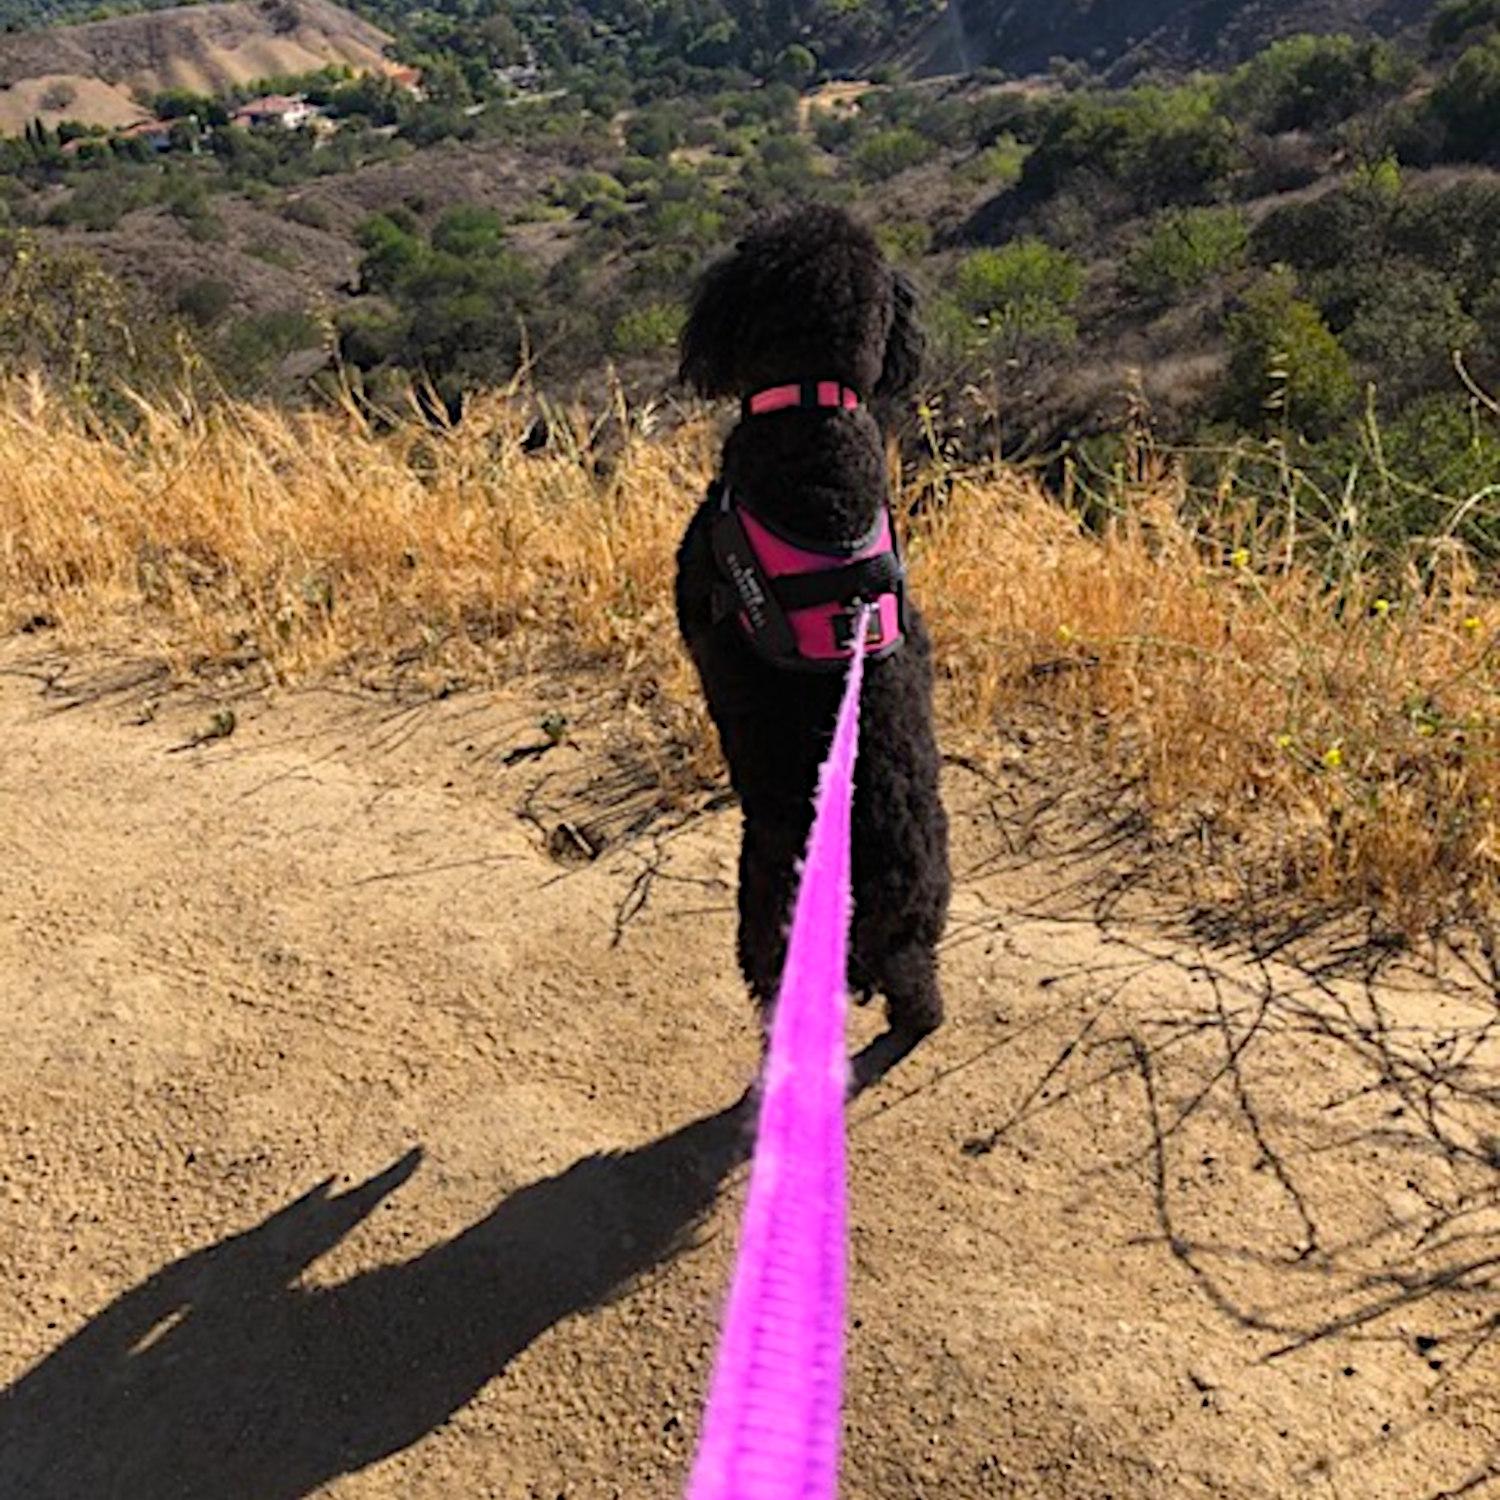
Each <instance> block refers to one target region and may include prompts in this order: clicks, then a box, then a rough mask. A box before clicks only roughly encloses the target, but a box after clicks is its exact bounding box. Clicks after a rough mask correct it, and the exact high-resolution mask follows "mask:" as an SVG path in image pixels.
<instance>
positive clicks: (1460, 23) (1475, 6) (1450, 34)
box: [1428, 0, 1500, 47]
mask: <svg viewBox="0 0 1500 1500" xmlns="http://www.w3.org/2000/svg"><path fill="white" fill-rule="evenodd" d="M1490 26H1494V27H1500V0H1443V3H1442V4H1441V5H1440V6H1438V8H1437V14H1436V15H1434V16H1433V18H1432V26H1431V28H1430V30H1429V32H1428V35H1429V36H1430V37H1431V39H1432V45H1433V46H1434V47H1452V46H1454V45H1455V44H1456V43H1458V42H1461V41H1463V39H1464V38H1465V37H1466V36H1468V35H1469V34H1470V33H1471V32H1474V31H1480V30H1483V29H1484V28H1486V27H1490Z"/></svg>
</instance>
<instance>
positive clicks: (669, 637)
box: [0, 385, 1500, 925]
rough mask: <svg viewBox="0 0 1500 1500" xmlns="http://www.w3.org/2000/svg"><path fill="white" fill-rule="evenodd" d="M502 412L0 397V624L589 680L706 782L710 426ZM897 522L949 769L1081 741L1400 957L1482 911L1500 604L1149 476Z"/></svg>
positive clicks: (971, 500) (950, 490) (182, 656)
mask: <svg viewBox="0 0 1500 1500" xmlns="http://www.w3.org/2000/svg"><path fill="white" fill-rule="evenodd" d="M527 415H528V413H527V411H526V410H525V408H524V407H523V405H522V403H520V402H518V401H515V400H511V399H507V398H505V397H503V396H495V397H493V398H490V399H489V400H487V401H484V402H480V403H477V404H476V405H475V407H473V408H472V409H471V411H470V413H469V415H468V416H467V417H466V420H465V421H464V423H463V424H462V426H460V427H458V428H456V429H453V430H450V431H435V430H433V429H432V428H431V427H430V426H426V425H422V424H419V423H415V422H413V423H409V424H397V425H396V426H395V427H394V428H392V429H391V430H388V431H376V430H374V429H373V428H372V427H371V426H370V425H369V424H368V423H367V422H366V421H365V420H364V419H363V418H362V417H361V416H360V415H359V413H358V412H356V411H354V410H353V409H347V410H345V409H339V410H329V411H324V412H318V413H301V414H292V413H288V412H283V411H269V410H262V409H259V408H255V407H249V406H233V405H223V406H218V407H215V408H213V409H211V410H203V409H196V408H193V407H190V406H187V407H184V408H183V409H181V410H177V409H170V408H167V407H165V406H160V405H155V406H153V405H144V404H143V405H142V407H141V410H140V418H139V421H138V422H137V423H135V424H134V425H133V426H132V428H131V430H130V431H129V432H128V433H126V432H118V431H112V430H105V429H103V428H101V427H99V426H91V425H89V424H88V423H86V422H85V421H84V420H83V419H81V418H79V417H77V416H75V415H73V414H71V413H70V412H69V411H68V410H65V409H63V408H61V407H58V406H56V405H54V404H52V403H51V402H50V401H49V400H48V398H47V396H46V395H45V393H44V391H43V390H42V388H41V387H40V386H39V385H30V386H23V387H17V388H13V389H12V390H10V391H9V392H8V393H6V394H4V396H3V397H0V599H3V602H4V606H5V611H6V613H7V614H8V615H9V616H10V617H11V620H12V621H19V620H22V619H25V618H26V617H28V616H30V615H32V614H35V613H44V614H46V615H48V616H49V617H52V618H55V619H57V620H58V621H60V622H61V624H62V625H63V626H64V627H65V628H66V629H68V630H70V631H73V632H75V633H80V634H91V635H93V636H95V637H96V638H100V637H102V638H108V639H112V640H115V641H119V640H121V639H128V640H130V641H132V642H135V643H138V644H142V645H144V646H145V647H146V648H147V649H150V650H153V651H158V652H162V653H164V654H167V655H169V656H171V657H173V658H175V659H176V660H177V661H179V662H180V663H182V664H184V665H191V664H193V663H196V662H200V661H216V660H224V659H237V660H254V661H257V662H259V663H263V664H264V666H265V668H266V669H267V670H269V671H270V672H271V673H272V674H273V675H274V676H275V677H276V678H278V679H283V680H287V679H298V678H306V677H308V676H310V675H313V674H317V673H321V672H325V671H328V670H331V669H335V668H345V667H348V666H350V665H351V664H352V665H361V664H367V665H375V664H379V663H390V662H400V663H402V664H403V666H404V667H405V668H406V669H408V670H412V671H418V672H420V671H423V670H430V671H432V672H433V673H434V674H438V673H443V672H450V671H454V670H457V671H459V672H461V673H463V674H465V675H466V676H468V677H469V678H471V679H476V678H477V679H480V680H486V679H487V680H493V679H494V678H495V677H496V676H497V675H499V674H502V673H504V672H507V671H511V670H514V669H516V668H517V667H518V666H525V667H532V668H534V667H537V666H540V665H554V666H557V667H558V668H559V669H561V668H562V667H565V666H566V667H574V668H583V669H587V668H594V669H606V670H607V671H608V672H609V673H610V674H611V676H612V678H613V679H614V680H615V681H617V682H618V683H619V684H620V685H621V686H622V688H623V689H624V691H625V696H626V701H627V702H628V703H629V704H631V705H634V706H636V707H638V708H641V709H643V710H645V712H646V714H647V715H648V716H649V719H650V722H651V725H652V732H653V733H654V734H656V735H657V736H658V738H659V740H660V741H662V742H668V743H670V744H672V745H674V746H676V747H679V748H681V749H684V750H686V751H687V752H689V753H690V754H691V755H692V756H693V757H694V760H695V763H696V764H698V765H699V766H700V767H701V766H703V765H706V764H708V762H709V759H710V756H711V751H710V748H709V746H710V736H709V735H708V734H707V732H706V723H705V721H704V718H703V715H702V711H701V708H700V707H699V704H698V696H697V693H696V691H695V690H694V689H693V685H692V682H691V676H690V672H689V670H688V668H687V666H686V664H685V662H684V660H683V658H682V655H681V653H680V651H679V649H678V647H677V643H676V638H675V629H674V626H673V620H672V599H671V579H672V569H673V555H674V552H675V548H676V544H677V540H678V538H679V536H680V534H681V530H682V527H683V525H684V523H685V521H686V519H687V516H688V515H689V513H690V512H691V510H692V508H693V506H694V505H695V504H696V503H697V500H698V497H699V496H700V495H701V493H702V487H703V483H704V480H705V478H706V476H707V474H708V473H709V471H710V469H711V466H712V461H713V442H712V430H711V426H710V424H709V423H708V422H707V421H698V422H694V423H690V424H689V425H687V426H685V427H682V428H679V429H677V430H676V431H675V432H673V433H672V434H671V435H670V436H666V437H661V438H656V437H653V436H652V435H651V434H650V432H649V420H647V419H648V418H649V413H648V414H645V416H644V417H642V416H633V415H632V414H629V413H626V412H625V411H623V410H619V411H616V412H615V413H613V414H612V415H611V417H610V419H609V422H608V426H609V429H610V432H611V434H612V441H613V444H614V451H613V453H612V455H611V457H610V459H609V462H608V464H607V465H604V469H605V472H604V474H603V475H602V476H601V473H600V467H601V465H600V462H599V460H600V452H599V443H598V442H597V436H598V429H597V428H591V427H590V426H589V424H588V422H587V421H586V419H585V417H584V415H583V414H582V413H577V412H575V413H572V414H570V415H569V414H565V415H564V416H563V417H562V418H558V419H555V420H554V423H553V430H554V439H553V441H552V442H551V443H550V444H549V446H548V447H547V448H546V449H545V450H544V451H542V452H538V453H528V452H526V451H525V447H524V445H523V441H522V439H523V434H524V431H525V423H526V418H527ZM945 490H946V499H945V500H943V502H942V503H940V504H933V505H929V506H928V507H927V508H926V509H925V510H924V511H923V512H922V514H920V515H919V516H917V517H916V518H915V519H914V520H913V521H912V523H911V527H910V530H911V553H912V559H913V566H914V571H915V575H916V576H915V581H914V582H915V588H916V591H917V593H918V595H919V597H920V598H921V600H922V603H923V607H924V609H925V610H926V612H927V615H928V617H929V620H930V622H931V625H932V629H933V634H934V637H935V639H936V643H937V651H938V665H939V672H940V678H941V683H940V692H941V712H942V715H943V718H944V723H945V726H946V730H947V732H948V733H949V734H950V735H957V736H962V737H967V738H969V739H971V740H976V741H981V742H982V741H984V740H989V741H993V737H994V733H995V729H996V726H997V724H1002V725H1003V722H1004V720H1005V717H1006V716H1007V714H1009V713H1011V712H1012V711H1014V710H1015V709H1017V708H1018V707H1019V706H1020V705H1022V704H1024V705H1026V706H1027V709H1028V711H1031V712H1034V711H1038V710H1040V711H1044V712H1047V713H1049V714H1051V715H1053V716H1055V717H1057V718H1059V719H1061V720H1063V721H1065V722H1067V723H1068V724H1069V725H1070V726H1074V727H1076V728H1077V729H1078V730H1079V734H1078V737H1077V740H1076V743H1077V746H1078V751H1077V753H1079V754H1099V755H1102V756H1106V757H1108V759H1109V762H1110V764H1112V765H1113V766H1114V767H1115V768H1116V769H1117V770H1118V771H1119V772H1120V774H1121V775H1122V777H1129V778H1132V779H1135V780H1137V781H1138V782H1139V784H1140V785H1141V786H1142V788H1143V789H1144V794H1145V796H1146V798H1147V802H1148V805H1149V807H1150V809H1151V811H1152V813H1153V815H1154V816H1155V817H1156V818H1158V819H1159V820H1162V821H1164V822H1166V823H1169V824H1171V823H1197V824H1200V825H1201V824H1206V825H1208V826H1211V827H1212V828H1213V829H1214V830H1216V831H1217V832H1219V833H1221V834H1224V835H1226V836H1228V838H1230V839H1231V840H1240V841H1242V843H1243V847H1244V849H1245V851H1246V857H1247V858H1250V857H1253V858H1255V859H1256V860H1258V861H1264V862H1266V863H1267V865H1268V873H1269V876H1270V877H1271V881H1272V883H1280V884H1282V885H1283V886H1285V887H1286V888H1288V889H1296V890H1306V891H1308V892H1309V893H1316V894H1317V895H1319V896H1322V897H1327V898H1330V899H1333V900H1351V901H1352V900H1359V901H1365V900H1371V901H1374V902H1376V903H1378V904H1379V905H1381V906H1382V907H1384V908H1386V909H1387V910H1388V911H1390V912H1391V913H1393V914H1396V915H1398V916H1399V917H1400V918H1401V919H1402V920H1403V921H1406V922H1407V923H1409V924H1412V925H1419V924H1422V923H1425V922H1429V921H1431V920H1433V919H1434V918H1436V917H1438V916H1440V915H1442V914H1447V913H1452V912H1454V911H1458V910H1462V911H1464V912H1466V913H1468V914H1471V915H1472V914H1474V913H1475V912H1478V911H1485V912H1488V911H1489V910H1491V909H1492V908H1493V906H1494V904H1495V902H1496V897H1497V842H1496V816H1495V805H1496V800H1497V797H1500V773H1497V769H1496V766H1497V762H1496V754H1495V751H1496V729H1497V722H1500V720H1497V715H1500V703H1497V677H1496V652H1497V642H1500V602H1497V601H1496V599H1495V598H1494V597H1493V596H1492V595H1491V594H1489V593H1488V592H1486V591H1485V590H1484V589H1483V588H1482V587H1481V584H1480V581H1479V579H1478V578H1477V576H1476V574H1475V572H1474V570H1473V568H1472V567H1471V566H1470V564H1469V561H1468V559H1467V557H1466V556H1465V554H1464V553H1463V552H1462V550H1461V549H1459V548H1457V547H1456V546H1451V545H1450V546H1449V547H1447V548H1446V549H1445V550H1441V551H1438V552H1436V553H1429V554H1428V555H1426V556H1424V558H1423V559H1422V564H1421V566H1417V565H1416V564H1415V563H1414V564H1413V566H1412V567H1411V568H1410V569H1409V570H1408V571H1407V573H1406V575H1405V576H1404V577H1403V578H1402V580H1401V581H1400V587H1399V588H1398V587H1395V586H1393V585H1392V584H1391V583H1389V582H1386V583H1384V584H1381V583H1378V582H1377V581H1376V580H1375V579H1374V578H1373V577H1369V578H1366V577H1364V576H1362V575H1360V574H1358V573H1354V574H1346V576H1343V577H1341V578H1340V580H1339V582H1338V584H1337V586H1336V587H1334V586H1331V585H1330V584H1329V583H1328V582H1327V581H1326V579H1325V578H1324V576H1323V575H1322V573H1321V572H1320V571H1318V570H1317V569H1316V568H1315V567H1314V566H1313V565H1312V564H1311V562H1309V561H1302V560H1299V558H1298V556H1297V555H1296V552H1295V549H1292V548H1287V547H1284V546H1282V545H1281V543H1280V540H1279V539H1278V540H1277V541H1276V544H1275V545H1274V546H1273V544H1272V537H1271V535H1270V533H1269V531H1268V530H1267V526H1268V525H1269V524H1270V523H1269V522H1268V521H1267V519H1266V518H1265V517H1264V516H1260V517H1257V516H1256V515H1255V514H1250V513H1248V512H1246V513H1241V514H1237V513H1235V512H1233V511H1232V510H1226V512H1225V514H1224V517H1223V519H1222V522H1221V523H1216V524H1215V525H1213V526H1205V525H1203V524H1202V523H1201V522H1200V523H1198V524H1196V525H1189V524H1188V523H1187V522H1186V521H1185V520H1184V519H1183V507H1182V505H1181V503H1180V501H1181V496H1180V495H1179V494H1178V492H1177V490H1176V487H1175V486H1174V484H1173V483H1172V482H1171V481H1170V480H1169V478H1167V477H1166V476H1161V475H1158V476H1156V477H1154V478H1148V479H1147V480H1145V481H1143V482H1140V483H1137V484H1133V485H1130V486H1128V487H1127V486H1126V485H1125V484H1124V483H1123V481H1122V485H1121V490H1120V493H1119V494H1118V495H1117V496H1115V497H1114V499H1115V502H1116V503H1115V509H1116V511H1117V519H1116V520H1115V521H1113V522H1112V523H1110V524H1109V525H1107V526H1106V527H1104V528H1103V529H1102V530H1090V529H1088V528H1086V527H1085V526H1084V525H1083V524H1082V523H1081V522H1080V520H1079V519H1078V518H1077V517H1076V516H1074V515H1071V514H1070V513H1069V512H1068V510H1067V509H1066V508H1064V507H1063V506H1062V505H1060V504H1059V503H1058V502H1057V501H1056V500H1054V499H1053V498H1051V497H1049V496H1047V495H1046V494H1044V493H1043V492H1042V491H1040V490H1039V489H1038V488H1036V487H1035V486H1034V485H1032V484H1030V483H1029V482H1027V481H1024V480H1022V479H1021V478H1019V477H1017V476H1016V475H1014V474H1011V473H1007V472H1005V471H996V472H991V473H987V474H970V475H957V476H946V477H945Z"/></svg>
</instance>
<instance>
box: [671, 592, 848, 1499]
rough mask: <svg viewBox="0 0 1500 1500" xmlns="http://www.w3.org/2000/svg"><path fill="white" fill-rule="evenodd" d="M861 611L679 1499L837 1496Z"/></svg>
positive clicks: (810, 844) (794, 921)
mask: <svg viewBox="0 0 1500 1500" xmlns="http://www.w3.org/2000/svg"><path fill="white" fill-rule="evenodd" d="M868 619H869V609H868V607H865V608H863V609H861V611H860V617H859V620H858V621H857V622H856V627H855V631H854V641H855V643H856V644H855V650H854V656H853V658H852V660H851V661H850V664H849V678H848V684H847V686H846V687H845V689H844V699H843V703H842V704H841V705H840V708H839V716H838V722H837V726H836V728H835V730H834V736H833V746H832V748H831V749H830V750H829V752H828V759H827V760H826V761H825V762H824V763H823V769H822V771H821V773H820V774H819V778H818V794H817V805H816V812H815V814H814V817H813V826H812V833H811V835H810V837H809V839H808V844H807V860H806V863H805V865H804V867H803V871H802V884H801V887H800V889H799V890H798V892H797V903H796V906H795V908H794V911H793V915H792V931H791V939H790V942H789V944H788V947H787V956H786V966H785V968H784V969H783V970H782V975H781V988H780V991H779V993H778V995H777V998H776V1010H775V1015H774V1019H773V1021H772V1026H771V1040H770V1046H769V1048H768V1051H767V1056H766V1064H765V1071H764V1075H763V1077H762V1079H761V1101H760V1118H759V1121H758V1124H757V1132H756V1145H755V1156H754V1159H753V1162H752V1164H751V1168H750V1190H749V1196H748V1199H747V1201H746V1204H745V1219H744V1225H743V1228H742V1231H741V1238H740V1247H739V1257H738V1260H737V1261H736V1264H735V1271H734V1280H733V1283H732V1285H731V1288H730V1293H729V1305H728V1309H727V1311H726V1313H725V1316H724V1328H723V1333H722V1334H721V1336H720V1342H719V1352H718V1358H717V1360H716V1362H715V1365H714V1373H713V1380H712V1383H711V1385H710V1388H709V1395H708V1405H707V1408H706V1410H705V1412H704V1418H703V1431H702V1435H701V1437H700V1440H699V1444H698V1457H697V1461H696V1463H695V1464H694V1466H693V1474H692V1478H691V1480H690V1482H689V1484H688V1492H687V1496H688V1500H835V1497H836V1496H837V1494H838V1468H839V1437H840V1428H841V1424H842V1420H843V1418H842V1399H841V1397H842V1380H843V1356H844V1253H845V1250H844V1244H845V1228H846V1223H847V1207H846V1201H845V1193H844V1094H845V1089H846V1086H847V1079H848V1063H847V1062H846V1060H845V1055H844V1016H845V1006H846V1001H847V981H846V977H845V976H846V973H847V970H848V962H847V955H848V946H849V917H850V910H851V895H850V875H849V826H850V814H851V810H852V806H853V800H854V760H855V755H856V752H857V748H858V739H859V693H860V684H861V681H862V680H863V676H864V656H865V635H866V627H867V625H868Z"/></svg>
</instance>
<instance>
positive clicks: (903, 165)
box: [854, 125, 932, 182]
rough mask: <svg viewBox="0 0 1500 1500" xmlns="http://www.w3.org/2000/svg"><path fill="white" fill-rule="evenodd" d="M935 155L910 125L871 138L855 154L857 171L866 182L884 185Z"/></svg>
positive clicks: (858, 147)
mask: <svg viewBox="0 0 1500 1500" xmlns="http://www.w3.org/2000/svg"><path fill="white" fill-rule="evenodd" d="M931 156H932V144H931V143H930V142H929V141H926V140H924V139H923V138H922V137H921V136H920V135H918V134H917V132H916V131H915V130H912V129H911V128H910V127H909V126H906V125H898V126H896V127H895V128H894V129H893V130H881V131H878V132H877V133H876V134H874V135H872V136H867V137H866V138H865V139H864V140H863V141H861V142H860V143H859V145H858V146H857V147H856V148H855V151H854V170H855V171H856V172H857V173H858V174H859V176H860V177H862V178H864V180H865V181H866V182H884V181H886V180H887V179H888V178H891V177H895V176H897V175H898V174H899V173H901V172H906V171H909V170H910V169H911V168H912V167H919V166H921V165H922V163H923V162H925V161H927V160H929V159H930V158H931Z"/></svg>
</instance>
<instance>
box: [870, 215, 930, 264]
mask: <svg viewBox="0 0 1500 1500" xmlns="http://www.w3.org/2000/svg"><path fill="white" fill-rule="evenodd" d="M875 238H876V239H877V240H878V241H879V242H880V249H881V251H882V253H883V254H884V255H885V257H886V259H887V260H893V261H896V262H897V263H898V264H904V265H914V264H915V263H916V262H917V261H919V260H921V259H922V257H923V256H924V255H926V254H927V252H928V251H929V250H931V249H932V226H931V225H930V224H924V223H922V222H921V221H920V220H918V219H902V220H900V221H899V222H898V223H895V224H881V225H880V226H878V227H877V228H876V230H875Z"/></svg>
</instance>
